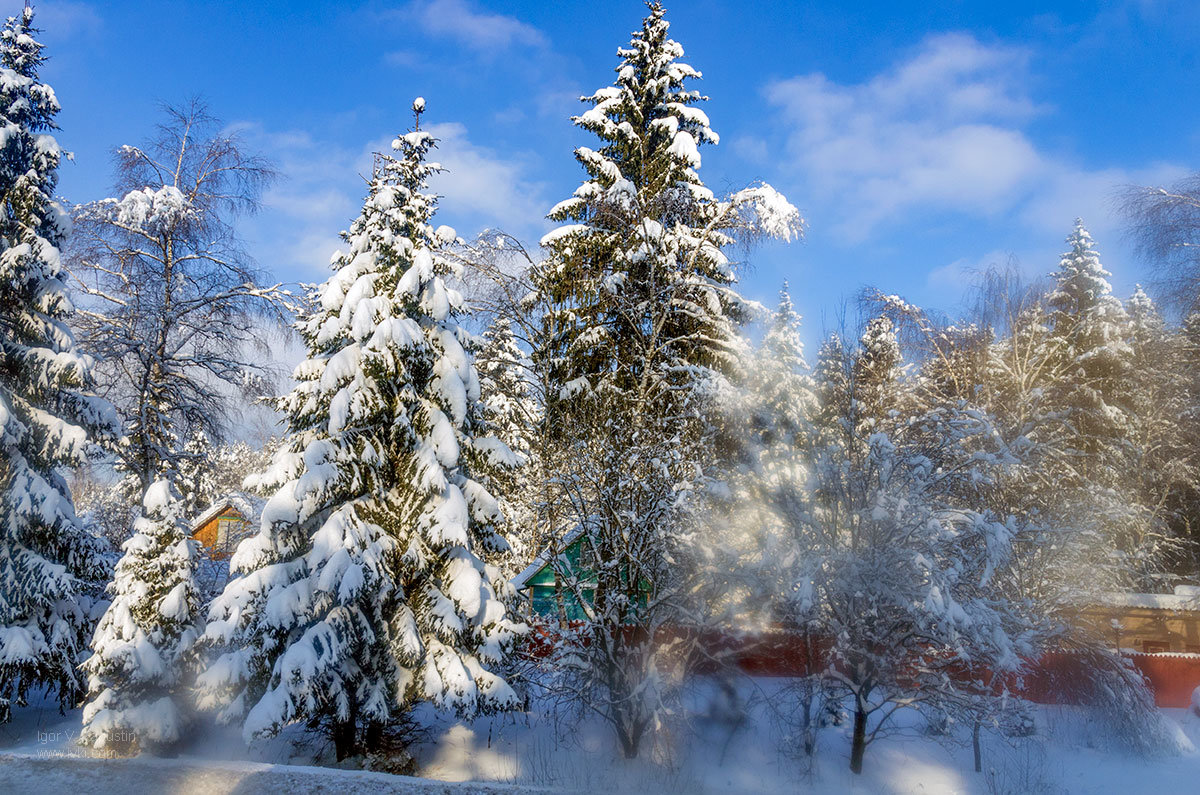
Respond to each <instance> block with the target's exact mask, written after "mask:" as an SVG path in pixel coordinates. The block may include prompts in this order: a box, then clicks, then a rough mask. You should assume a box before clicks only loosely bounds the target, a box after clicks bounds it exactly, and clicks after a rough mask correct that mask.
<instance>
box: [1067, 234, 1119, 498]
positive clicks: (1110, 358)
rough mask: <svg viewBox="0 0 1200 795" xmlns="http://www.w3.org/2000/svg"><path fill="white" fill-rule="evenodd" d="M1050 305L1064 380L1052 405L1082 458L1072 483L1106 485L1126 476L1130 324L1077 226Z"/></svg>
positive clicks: (1088, 240) (1086, 236) (1088, 237)
mask: <svg viewBox="0 0 1200 795" xmlns="http://www.w3.org/2000/svg"><path fill="white" fill-rule="evenodd" d="M1067 244H1068V245H1069V246H1070V247H1071V250H1070V251H1068V252H1066V253H1065V254H1063V256H1062V260H1061V262H1060V263H1059V266H1058V271H1057V272H1056V273H1055V274H1054V288H1053V290H1052V291H1051V292H1050V295H1049V296H1048V298H1047V304H1048V306H1049V309H1050V317H1049V323H1050V331H1051V334H1052V336H1053V337H1054V338H1056V340H1057V341H1058V342H1059V343H1060V348H1059V350H1060V355H1061V356H1063V357H1064V359H1065V365H1066V366H1065V368H1064V369H1065V374H1064V376H1065V377H1062V378H1059V379H1058V380H1057V381H1056V382H1055V383H1053V384H1052V385H1051V397H1050V400H1051V401H1052V402H1053V405H1054V406H1055V407H1056V408H1057V409H1058V410H1060V411H1062V412H1064V417H1065V419H1066V423H1067V425H1068V427H1069V430H1068V434H1069V438H1068V439H1067V440H1066V444H1067V445H1068V446H1069V447H1070V448H1071V449H1072V450H1073V451H1075V453H1077V454H1078V455H1076V456H1075V461H1076V462H1077V467H1073V469H1075V470H1076V471H1075V472H1074V473H1072V474H1073V475H1074V476H1075V483H1076V484H1078V483H1080V482H1081V481H1082V480H1090V481H1092V482H1094V483H1095V482H1099V483H1103V484H1105V485H1110V484H1111V483H1113V482H1115V481H1119V480H1120V479H1121V478H1122V477H1123V476H1124V474H1125V471H1124V467H1123V463H1124V461H1123V451H1122V450H1121V441H1120V440H1121V438H1122V437H1123V435H1125V433H1126V431H1127V430H1128V425H1127V423H1128V407H1127V406H1124V405H1121V394H1122V393H1121V384H1122V381H1123V379H1124V378H1125V377H1126V376H1127V375H1128V372H1129V357H1130V353H1131V351H1130V348H1129V343H1128V341H1127V337H1126V328H1127V322H1128V320H1127V317H1126V314H1125V309H1124V307H1123V306H1122V305H1121V301H1120V299H1118V298H1117V297H1116V296H1114V295H1113V294H1112V286H1111V285H1110V284H1109V282H1108V278H1109V275H1110V274H1109V273H1108V271H1106V270H1105V269H1104V266H1102V265H1101V264H1100V256H1099V254H1097V253H1096V249H1095V246H1094V244H1093V242H1092V236H1091V235H1089V234H1088V231H1087V229H1085V228H1084V226H1083V221H1082V220H1076V221H1075V229H1074V231H1072V232H1071V234H1070V235H1069V236H1068V237H1067Z"/></svg>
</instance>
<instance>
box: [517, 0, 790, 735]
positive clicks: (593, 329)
mask: <svg viewBox="0 0 1200 795" xmlns="http://www.w3.org/2000/svg"><path fill="white" fill-rule="evenodd" d="M668 27H669V25H668V23H667V21H666V19H665V12H664V10H663V7H662V6H661V5H660V4H659V3H657V2H655V3H651V4H649V14H648V15H647V16H646V18H645V19H644V20H643V22H642V26H641V29H640V30H638V31H636V32H635V33H634V34H633V37H632V40H631V41H630V44H629V46H628V47H625V48H622V49H620V50H618V55H619V57H620V58H621V63H620V65H619V66H618V67H617V70H616V73H617V79H616V82H615V83H614V85H612V86H609V87H607V88H602V89H600V90H599V91H597V92H595V93H594V94H592V95H591V96H590V97H587V98H585V100H584V101H585V102H587V103H588V104H590V105H592V106H593V107H591V108H590V109H589V110H587V111H586V112H585V113H584V114H582V115H581V116H578V117H576V118H575V119H574V121H575V123H576V125H577V126H579V127H581V128H582V129H584V130H587V131H588V132H591V133H593V134H594V135H596V136H597V137H598V138H599V139H600V140H601V143H602V146H601V147H600V148H599V149H598V150H593V149H590V148H588V147H580V148H579V149H577V150H576V152H575V155H576V158H577V159H578V160H579V162H580V163H581V164H582V165H583V167H584V169H585V170H586V171H587V173H588V177H589V178H588V180H587V181H586V182H584V183H583V185H581V186H580V187H579V188H578V189H577V190H576V191H575V194H574V196H573V197H571V198H569V199H567V200H565V201H563V202H561V203H560V204H558V205H557V206H556V207H554V208H553V209H552V210H551V212H550V218H551V219H553V220H556V221H560V222H564V225H563V226H561V227H560V228H558V229H557V230H555V231H553V232H551V233H550V234H549V235H547V236H546V237H545V238H543V240H542V245H543V246H544V248H545V249H546V252H547V259H546V260H545V262H544V263H542V265H541V266H540V267H539V269H538V270H537V272H536V273H535V275H534V279H533V281H534V284H535V289H536V293H537V296H538V297H539V298H540V300H541V302H542V305H543V306H544V307H545V308H546V315H545V325H544V333H543V334H542V335H541V343H542V344H541V346H540V349H539V350H538V351H536V352H535V354H536V355H537V356H538V357H539V359H540V362H542V363H543V364H544V366H547V367H549V368H550V370H551V377H552V380H553V381H554V382H555V384H556V387H557V388H555V389H552V390H551V391H550V393H549V395H548V399H547V406H546V410H547V413H548V418H547V419H548V423H549V425H550V427H551V428H552V429H553V432H554V433H556V434H558V439H559V445H560V446H561V448H562V449H563V450H564V455H563V460H564V465H563V471H562V472H561V474H560V475H559V477H560V479H561V482H562V483H563V484H564V491H565V493H566V497H567V499H568V500H569V501H570V504H571V508H570V511H571V513H572V514H573V520H574V524H575V527H576V528H577V529H578V531H579V533H580V538H581V541H580V544H581V545H582V546H583V548H584V554H585V555H586V556H587V557H588V559H590V560H594V561H596V568H597V570H598V582H596V583H595V588H594V591H593V590H592V588H591V582H588V583H586V584H585V583H584V582H582V581H581V580H580V578H579V576H578V572H570V571H563V572H560V575H562V577H563V579H564V580H565V586H566V588H567V589H568V590H570V591H571V592H572V596H573V598H574V599H575V600H576V601H577V602H579V603H581V604H583V603H587V604H589V605H591V607H590V608H589V610H588V612H589V619H588V622H587V626H586V628H585V630H584V633H585V634H586V635H587V636H588V641H587V646H586V648H587V653H586V656H587V660H586V664H585V665H583V666H581V667H579V668H578V669H577V673H578V674H579V678H577V679H575V680H573V681H572V682H571V683H570V684H569V688H570V690H571V691H572V692H573V693H575V694H576V695H578V696H580V697H581V698H582V699H583V700H584V701H585V702H587V703H588V704H589V705H591V706H592V707H593V708H594V709H596V710H598V711H599V712H600V714H602V715H604V716H605V718H606V719H608V720H609V722H610V723H611V724H612V725H613V727H614V729H615V731H616V734H617V737H618V739H619V741H620V743H621V745H622V748H623V750H624V752H625V753H626V754H627V755H629V756H634V755H636V754H637V753H638V749H639V746H640V742H641V739H642V737H643V736H644V734H645V732H646V730H647V729H648V728H649V727H650V726H651V725H652V724H653V723H654V722H655V719H656V716H657V715H658V711H659V709H660V707H661V702H660V701H659V700H658V699H659V698H660V697H661V693H659V692H657V691H655V690H654V688H647V687H643V686H642V683H643V682H644V681H645V679H646V677H647V676H649V675H651V672H652V671H653V670H654V669H655V665H656V659H657V657H656V654H657V649H656V646H655V644H654V643H653V637H652V636H653V632H654V628H655V627H657V626H658V625H659V624H660V623H661V622H662V621H663V620H665V619H666V617H668V616H670V615H671V614H672V611H674V610H679V609H681V608H682V604H681V599H682V595H683V590H684V589H683V587H682V580H681V572H683V571H684V570H686V568H687V564H686V562H685V561H686V559H687V557H688V555H687V552H686V550H685V549H684V546H685V543H686V540H687V539H688V538H689V537H690V535H691V533H693V532H694V530H695V523H696V521H697V518H698V516H699V515H700V513H701V512H702V511H703V510H704V507H703V503H704V500H705V494H706V491H707V489H708V488H709V486H710V484H711V483H712V480H713V478H714V477H715V476H716V474H717V471H718V469H719V467H720V458H721V456H722V455H723V453H724V452H725V451H723V450H721V449H719V445H718V443H717V442H718V441H719V433H718V430H719V429H718V428H717V427H716V420H715V418H716V413H717V412H716V401H715V400H714V395H715V394H716V393H718V392H720V391H721V390H723V389H727V388H728V382H727V379H728V377H729V376H730V375H733V374H734V373H735V371H736V370H737V368H738V366H739V363H740V361H741V359H742V358H743V355H744V352H745V345H744V341H743V339H742V337H741V335H740V330H739V327H740V325H741V323H742V322H743V321H744V320H745V319H746V318H747V316H748V311H747V305H746V303H745V302H744V301H743V299H742V298H741V297H740V296H739V295H738V293H737V291H736V289H735V287H734V282H735V271H734V268H733V265H732V263H731V262H730V261H729V259H728V258H727V256H726V255H725V253H724V252H723V249H724V248H725V247H726V246H727V245H728V244H729V243H731V242H733V240H734V238H735V237H736V236H737V235H738V234H739V233H742V232H753V233H759V234H761V233H766V234H773V235H775V236H778V237H781V238H785V239H786V238H791V237H792V236H793V235H794V234H797V233H798V232H799V231H800V218H799V214H798V213H797V212H796V210H795V208H793V207H792V206H791V205H790V204H788V203H787V201H786V200H785V199H783V197H782V196H780V195H779V194H778V193H776V192H775V191H774V190H773V189H771V188H770V186H767V185H762V186H758V187H754V188H749V189H747V190H744V191H741V192H739V193H737V194H735V195H734V196H732V197H730V198H729V199H727V200H718V199H717V198H716V197H715V196H714V195H713V192H712V191H710V190H709V189H708V188H707V187H705V186H704V184H703V182H702V181H701V179H700V176H699V174H698V173H697V169H698V168H699V167H700V153H699V147H700V146H701V145H704V144H715V143H716V142H717V140H718V136H717V134H716V133H715V132H713V131H712V129H711V128H710V127H709V121H708V117H707V115H706V114H705V113H704V112H703V111H701V110H700V109H699V108H697V107H695V105H696V103H698V102H699V101H701V100H703V99H704V97H702V96H701V95H700V94H699V93H698V92H696V91H693V90H690V89H688V88H686V87H685V82H686V81H687V80H689V79H695V78H699V77H700V74H699V72H697V71H696V70H695V69H693V68H692V67H691V66H689V65H687V64H685V63H683V62H682V61H680V60H679V59H680V57H681V56H682V55H683V48H682V47H681V46H680V45H679V44H678V43H677V42H675V41H673V40H671V39H670V38H669V36H668ZM584 590H587V591H588V593H587V594H585V593H584ZM631 626H636V627H638V628H639V631H636V632H631V631H629V627H631Z"/></svg>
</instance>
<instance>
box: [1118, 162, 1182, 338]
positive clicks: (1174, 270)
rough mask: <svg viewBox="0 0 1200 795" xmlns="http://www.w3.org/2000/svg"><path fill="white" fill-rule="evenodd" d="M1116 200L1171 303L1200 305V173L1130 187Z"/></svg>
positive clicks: (1139, 248)
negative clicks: (1169, 182)
mask: <svg viewBox="0 0 1200 795" xmlns="http://www.w3.org/2000/svg"><path fill="white" fill-rule="evenodd" d="M1117 200H1118V203H1119V205H1120V207H1121V209H1122V210H1123V211H1124V213H1125V217H1126V220H1127V223H1128V231H1129V233H1130V234H1131V235H1132V237H1133V239H1134V240H1135V241H1136V243H1137V247H1138V251H1139V252H1140V253H1141V254H1142V255H1143V256H1144V257H1146V258H1147V259H1148V260H1150V261H1151V263H1152V264H1153V265H1154V268H1155V271H1156V273H1157V277H1158V286H1159V287H1160V289H1161V291H1162V294H1163V297H1164V299H1165V300H1166V301H1167V303H1168V304H1169V305H1171V306H1172V307H1173V308H1175V309H1177V310H1179V311H1181V312H1183V313H1185V314H1186V313H1188V312H1192V311H1195V310H1196V309H1198V308H1200V173H1196V174H1192V175H1191V176H1190V177H1187V178H1185V179H1182V180H1180V181H1179V182H1176V183H1175V184H1174V185H1170V186H1167V187H1163V186H1149V187H1144V186H1129V187H1126V188H1125V189H1123V190H1122V191H1121V192H1120V193H1119V194H1118V196H1117Z"/></svg>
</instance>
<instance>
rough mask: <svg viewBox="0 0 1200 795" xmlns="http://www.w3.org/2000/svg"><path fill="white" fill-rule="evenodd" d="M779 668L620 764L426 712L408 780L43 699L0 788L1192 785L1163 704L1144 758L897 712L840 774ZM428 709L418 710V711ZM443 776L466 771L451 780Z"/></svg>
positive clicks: (700, 699)
mask: <svg viewBox="0 0 1200 795" xmlns="http://www.w3.org/2000/svg"><path fill="white" fill-rule="evenodd" d="M779 684H781V682H780V681H779V680H760V681H759V682H757V683H754V686H752V687H747V688H745V689H744V690H743V695H744V696H745V697H746V698H747V700H748V703H749V709H748V710H747V712H748V716H747V717H746V718H745V719H744V720H740V721H739V720H737V719H736V717H732V714H733V713H731V712H730V711H729V710H727V709H725V708H724V707H721V706H718V707H714V708H709V706H706V695H705V694H703V693H701V694H698V696H697V698H696V699H695V701H694V703H695V705H696V709H695V710H694V711H693V713H692V714H691V715H690V716H689V718H688V719H687V720H680V721H677V722H676V723H674V724H673V725H672V727H671V729H670V730H669V731H668V732H667V735H668V736H667V739H666V740H665V741H663V742H660V743H658V744H657V745H656V746H655V747H654V748H648V749H646V753H645V754H644V758H643V759H640V760H637V761H634V762H626V761H624V760H622V759H620V758H619V757H618V755H617V754H616V753H614V748H613V743H612V741H611V739H610V738H609V736H608V734H607V733H605V732H604V730H603V727H602V726H600V725H596V724H584V725H582V726H578V725H575V724H574V723H571V722H567V721H565V720H562V721H556V720H555V719H554V717H553V716H552V715H550V714H549V713H546V712H541V713H535V712H531V713H520V714H517V715H502V716H495V717H491V718H482V719H479V720H477V721H474V722H472V723H469V724H464V723H460V722H457V721H454V720H452V719H449V718H442V719H439V720H437V721H436V723H435V724H434V727H433V729H432V730H431V731H430V732H429V734H428V735H427V737H426V738H425V739H424V740H423V741H422V742H421V743H420V744H419V746H418V747H417V748H416V749H415V750H416V756H417V760H418V763H419V765H420V771H419V772H420V775H421V778H408V777H400V776H390V775H387V774H383V773H368V772H363V771H355V770H340V769H332V768H327V767H316V766H313V764H312V763H313V761H314V760H316V759H323V758H327V756H328V753H329V751H328V747H327V744H325V743H324V742H323V741H320V740H314V739H313V738H312V737H311V736H309V735H305V734H304V733H302V732H299V731H295V732H291V733H287V734H285V735H283V736H281V737H279V738H276V739H274V740H271V741H269V742H261V743H256V744H255V745H254V746H252V747H251V748H246V747H245V746H244V745H243V744H242V742H241V739H240V736H239V734H238V732H237V731H235V730H232V729H226V728H218V727H206V728H205V729H204V730H202V731H197V732H195V733H194V734H193V736H192V738H191V739H190V742H189V743H188V744H187V745H186V746H185V747H184V748H182V749H180V754H179V756H178V757H177V758H174V759H151V758H139V759H133V760H109V759H96V758H92V757H90V756H89V755H88V752H86V751H85V750H84V749H81V748H79V747H78V746H77V745H76V744H75V739H76V738H77V737H78V734H79V719H80V716H79V713H78V711H73V712H69V713H68V714H67V715H65V716H64V715H59V714H58V712H57V710H55V709H54V708H53V707H52V706H49V705H45V706H43V705H37V704H35V705H32V706H30V707H27V708H24V709H18V710H15V712H14V720H13V722H12V723H10V724H8V725H5V726H0V792H5V793H8V792H12V793H25V792H41V793H44V792H47V791H54V792H77V793H83V792H89V793H91V792H101V793H106V792H112V793H121V795H127V794H128V793H129V792H132V791H137V792H146V791H157V792H180V793H210V792H211V793H234V792H236V793H257V792H264V793H265V792H272V793H275V792H289V793H300V792H335V791H337V792H342V791H354V792H449V793H458V792H496V793H501V792H523V791H530V790H540V791H547V790H549V791H563V790H565V791H583V792H605V793H613V792H654V793H671V792H686V793H707V792H711V793H718V792H719V793H725V792H737V793H752V792H754V793H757V792H770V793H776V792H814V793H821V794H824V793H830V794H832V793H845V792H857V793H889V794H894V795H901V794H907V793H980V794H981V795H996V794H1008V793H1011V794H1012V795H1017V793H1088V794H1089V795H1090V794H1091V793H1121V794H1122V795H1126V794H1127V793H1130V792H1162V793H1177V792H1193V791H1195V790H1196V787H1197V783H1196V782H1198V781H1200V753H1197V751H1196V750H1195V747H1196V746H1200V718H1198V717H1196V716H1195V715H1192V714H1190V713H1189V712H1187V711H1185V710H1165V711H1164V716H1165V717H1166V718H1167V719H1168V720H1169V721H1171V722H1172V724H1173V725H1175V726H1177V727H1178V730H1179V744H1180V746H1181V747H1182V748H1183V749H1184V750H1182V751H1180V752H1178V753H1164V754H1163V755H1161V756H1159V757H1156V758H1145V757H1140V756H1135V755H1131V754H1129V753H1127V752H1125V751H1122V750H1120V748H1119V747H1118V745H1117V743H1116V741H1115V738H1114V737H1113V736H1112V734H1111V732H1110V731H1109V730H1108V728H1107V727H1106V726H1105V725H1104V723H1103V722H1102V721H1100V720H1098V719H1097V718H1096V717H1095V716H1093V715H1091V714H1089V713H1088V712H1087V711H1086V710H1079V709H1074V708H1050V707H1041V708H1037V709H1036V713H1035V715H1036V724H1037V727H1036V731H1035V733H1034V734H1033V735H1031V736H1029V737H1016V738H1014V737H1002V736H999V735H997V734H990V733H987V732H985V733H984V753H983V759H984V768H985V771H984V773H983V774H977V773H975V772H973V766H972V751H971V748H970V746H969V744H968V743H966V742H961V741H959V740H957V739H955V738H954V737H953V734H954V733H953V732H951V737H950V738H947V737H938V736H934V735H932V734H931V733H930V732H929V731H928V730H927V729H926V728H925V721H924V719H923V718H922V717H921V716H920V715H917V714H915V713H909V714H908V715H907V716H906V717H905V718H904V720H903V721H901V722H899V724H898V730H897V731H896V732H893V733H892V734H890V735H888V736H886V737H883V738H882V739H880V740H879V741H877V742H876V743H875V744H874V745H872V746H871V747H870V748H869V749H868V751H867V757H866V765H865V768H866V769H865V771H864V773H863V775H862V776H853V775H851V774H850V773H849V771H848V770H847V757H848V753H849V740H848V737H847V736H846V732H847V729H846V727H837V726H831V727H828V728H825V729H823V730H822V731H821V732H820V734H819V735H818V747H817V752H816V754H815V756H814V757H813V758H812V759H811V760H809V759H807V758H805V757H804V756H803V755H802V754H800V753H799V752H798V751H797V750H796V749H795V747H794V744H793V743H791V742H789V741H788V739H787V738H788V736H789V734H790V732H789V728H788V726H787V725H786V720H784V718H783V717H782V716H781V710H780V709H779V708H780V707H781V706H784V696H783V694H782V693H781V691H780V690H779ZM422 717H424V718H429V717H430V716H429V715H422ZM448 782H468V783H463V784H453V783H448Z"/></svg>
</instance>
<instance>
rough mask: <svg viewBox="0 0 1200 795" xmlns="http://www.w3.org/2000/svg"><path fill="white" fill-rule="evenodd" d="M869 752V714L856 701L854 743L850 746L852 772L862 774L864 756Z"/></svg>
mask: <svg viewBox="0 0 1200 795" xmlns="http://www.w3.org/2000/svg"><path fill="white" fill-rule="evenodd" d="M866 750H867V713H866V711H865V710H864V709H863V708H862V703H861V702H858V701H857V699H856V703H855V707H854V742H853V744H852V745H851V746H850V772H851V773H862V767H863V754H864V753H866Z"/></svg>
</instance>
